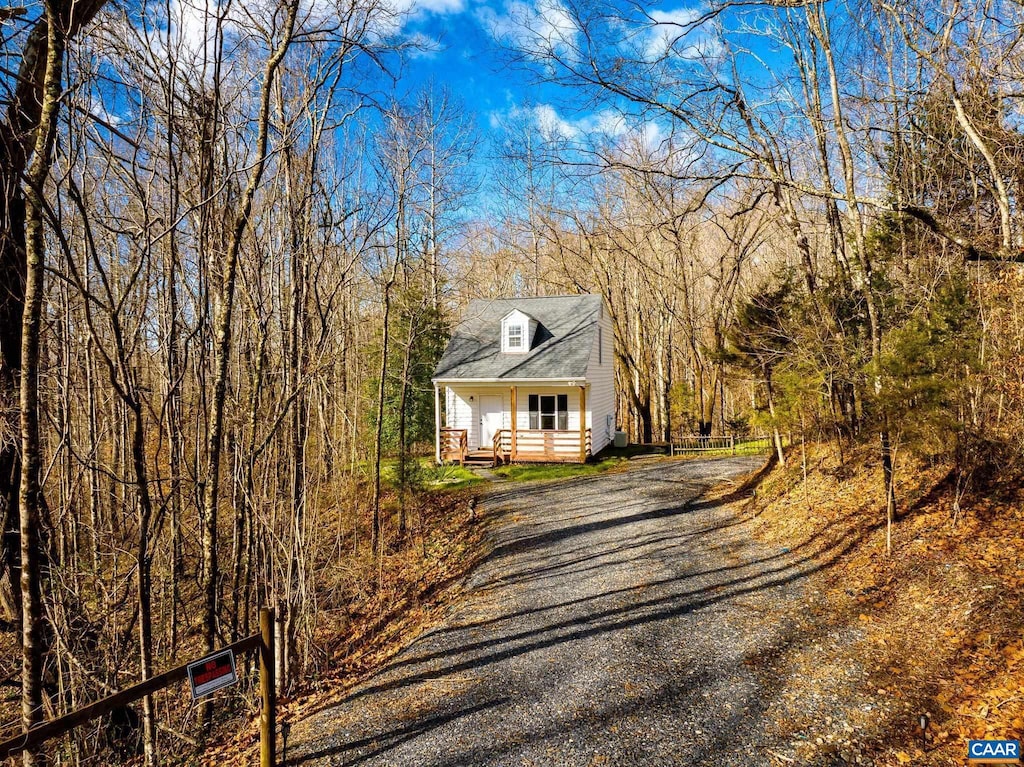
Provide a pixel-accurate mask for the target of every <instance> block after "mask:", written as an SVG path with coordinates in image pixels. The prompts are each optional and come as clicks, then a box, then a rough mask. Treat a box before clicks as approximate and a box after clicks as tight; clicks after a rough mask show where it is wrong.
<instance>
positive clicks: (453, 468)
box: [421, 459, 484, 490]
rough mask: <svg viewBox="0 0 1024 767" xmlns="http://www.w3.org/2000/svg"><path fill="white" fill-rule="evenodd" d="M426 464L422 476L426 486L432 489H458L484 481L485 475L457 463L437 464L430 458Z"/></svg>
mask: <svg viewBox="0 0 1024 767" xmlns="http://www.w3.org/2000/svg"><path fill="white" fill-rule="evenodd" d="M424 464H425V465H424V467H423V470H422V474H421V476H422V478H423V484H424V486H426V487H427V488H428V489H430V490H457V489H459V488H462V487H469V486H470V485H474V484H476V483H478V482H483V481H484V479H483V477H480V476H477V475H476V474H474V473H473V472H472V471H470V470H469V469H467V468H466V467H464V466H459V465H457V464H451V463H446V464H442V465H440V466H436V465H435V464H434V462H433V461H431V460H429V459H428V460H425V461H424Z"/></svg>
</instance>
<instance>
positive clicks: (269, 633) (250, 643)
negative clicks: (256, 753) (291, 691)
mask: <svg viewBox="0 0 1024 767" xmlns="http://www.w3.org/2000/svg"><path fill="white" fill-rule="evenodd" d="M227 650H231V651H232V652H234V653H244V652H248V651H253V650H255V651H258V652H259V659H260V663H259V666H260V695H261V697H262V698H263V707H262V710H261V711H260V767H277V742H276V738H275V730H276V729H277V700H276V698H275V693H274V611H273V610H270V609H267V608H264V609H262V610H260V632H259V633H258V634H253V635H251V636H247V637H245V638H244V639H239V640H238V641H237V642H234V643H233V644H230V645H228V646H227V647H224V648H221V649H220V650H217V651H216V652H215V653H212V654H213V655H216V654H217V653H222V652H225V651H227ZM191 663H192V662H191V661H190V662H189V663H185V664H183V665H181V666H178V667H177V668H172V669H170V670H169V671H165V672H163V673H162V674H157V675H156V676H154V677H150V678H149V679H147V680H146V681H144V682H139V683H138V684H136V685H133V686H132V687H129V688H128V689H126V690H122V691H120V692H115V693H113V694H112V695H108V696H107V697H106V698H101V699H100V700H98V701H96V702H94V703H90V704H88V705H87V706H83V707H82V708H79V709H77V710H75V711H72V712H70V713H68V714H64V716H59V717H57V718H56V719H51V720H50V721H48V722H43V723H42V724H40V725H38V726H37V727H34V728H32V729H31V730H29V731H28V732H22V733H20V734H19V735H16V736H14V737H10V738H7V739H6V740H4V741H0V759H7V758H8V757H11V756H17V755H18V754H20V753H22V752H23V751H29V750H34V749H36V748H37V747H38V746H40V745H42V744H43V743H45V742H46V741H48V740H51V739H53V738H56V737H59V736H61V735H64V734H65V733H67V732H70V731H71V730H73V729H74V728H75V727H78V726H79V725H82V724H85V723H86V722H88V721H90V720H92V719H95V718H96V717H99V716H103V715H104V714H109V713H111V712H112V711H114V710H115V709H119V708H122V707H123V706H127V705H128V704H129V703H133V702H135V701H137V700H139V699H140V698H143V697H145V696H146V695H152V694H153V693H154V692H157V691H158V690H162V689H164V688H165V687H169V686H170V685H172V684H175V683H176V682H180V681H182V680H183V679H185V678H186V677H187V676H188V667H189V666H190V665H191Z"/></svg>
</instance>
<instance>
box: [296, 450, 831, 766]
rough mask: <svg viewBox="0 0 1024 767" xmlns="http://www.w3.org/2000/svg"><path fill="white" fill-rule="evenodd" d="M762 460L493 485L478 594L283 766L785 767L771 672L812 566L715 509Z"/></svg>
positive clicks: (325, 718)
mask: <svg viewBox="0 0 1024 767" xmlns="http://www.w3.org/2000/svg"><path fill="white" fill-rule="evenodd" d="M758 463H759V462H758V460H756V459H751V458H725V459H715V460H699V461H669V460H656V461H644V462H637V465H636V466H632V467H631V468H630V470H628V471H626V472H624V473H616V474H609V475H599V476H592V477H587V478H583V479H577V480H573V481H564V482H559V483H556V484H546V485H515V484H504V485H495V486H494V489H493V491H492V492H490V493H489V494H488V496H487V497H486V499H485V500H484V501H483V503H482V506H483V508H484V510H485V512H486V514H487V515H488V516H489V518H490V519H491V520H492V521H493V528H492V529H493V535H494V550H493V552H492V553H491V554H490V556H488V557H487V559H486V560H485V562H484V563H483V564H482V565H481V567H480V568H478V569H477V571H476V572H475V573H474V574H473V576H472V577H471V580H470V583H469V593H468V596H467V598H466V599H465V601H464V602H463V603H462V604H460V606H459V607H458V608H457V609H456V610H454V611H453V612H452V614H451V615H450V616H449V617H448V618H447V619H446V620H445V621H444V623H443V624H442V625H440V626H438V627H437V628H435V629H434V630H432V631H430V632H427V633H426V634H424V635H423V636H421V637H420V638H419V639H418V640H417V641H416V642H414V643H413V644H412V645H411V646H410V647H409V648H408V649H407V650H406V651H405V652H403V653H401V654H400V655H399V656H397V657H396V658H395V659H394V660H393V661H392V662H391V663H390V664H389V666H388V667H387V668H386V669H384V670H383V671H382V672H381V673H380V674H378V675H377V676H375V677H373V678H372V679H370V680H369V681H368V682H366V683H365V684H363V685H362V686H360V687H358V688H356V689H355V690H354V691H353V692H352V693H351V695H349V697H348V698H347V699H345V700H344V701H342V702H341V703H339V704H337V705H334V706H332V707H330V708H326V709H323V710H321V711H318V712H316V713H314V714H312V715H311V716H309V717H308V718H307V719H306V720H305V721H303V722H301V723H297V724H296V725H295V726H294V727H293V730H292V741H293V744H292V745H290V747H289V752H290V753H289V754H288V764H291V765H310V766H311V767H312V766H314V765H315V766H317V767H320V766H323V765H354V764H361V765H363V764H365V765H395V766H398V765H408V766H409V767H441V766H442V765H445V766H450V767H455V766H456V765H458V766H459V767H464V766H468V765H494V766H497V765H515V766H516V767H520V766H522V765H557V766H558V767H563V766H574V765H580V766H581V767H582V766H586V765H688V766H695V765H709V766H710V765H715V766H716V767H727V766H729V765H737V766H738V765H744V767H747V766H749V765H767V764H771V763H772V761H773V760H772V759H770V758H768V756H767V753H768V752H769V750H770V749H771V747H772V746H773V742H772V741H773V738H772V735H771V727H770V725H769V723H768V722H767V718H766V717H765V715H764V714H765V711H766V710H767V707H768V706H769V705H770V702H771V700H772V697H773V694H774V691H773V690H772V689H768V688H769V687H770V686H771V680H770V678H767V677H766V676H765V674H764V673H762V672H760V671H759V669H760V668H762V667H764V666H770V665H771V663H770V660H771V658H772V656H773V655H775V654H776V653H777V652H778V651H779V650H780V649H781V648H783V647H784V646H785V645H786V644H787V643H788V642H789V641H791V638H792V635H793V632H794V630H795V628H794V625H793V621H794V619H793V617H792V616H793V614H794V612H796V610H795V609H794V608H795V607H796V604H797V603H796V599H797V597H798V595H799V590H800V588H801V583H800V582H801V579H802V577H803V576H804V575H805V574H806V572H807V571H808V569H810V568H811V567H813V565H812V564H811V563H809V562H807V561H805V560H802V559H800V558H798V557H796V556H795V555H794V554H792V553H790V552H786V551H784V550H771V549H768V548H766V547H764V546H761V545H759V544H757V543H755V542H753V541H752V540H751V539H750V537H749V534H748V531H747V526H746V524H745V523H742V522H741V521H739V520H737V519H736V518H735V517H734V516H733V513H732V512H730V511H728V510H726V509H724V508H723V507H722V506H721V505H719V504H717V503H714V502H709V501H706V500H702V494H703V493H704V492H705V491H706V490H707V489H708V488H709V487H711V486H712V485H714V484H716V483H719V482H723V481H728V480H731V479H734V478H736V477H738V476H740V475H742V474H744V473H746V472H749V471H751V470H753V469H755V468H756V467H757V466H758ZM766 660H767V661H769V662H768V663H765V662H763V661H766Z"/></svg>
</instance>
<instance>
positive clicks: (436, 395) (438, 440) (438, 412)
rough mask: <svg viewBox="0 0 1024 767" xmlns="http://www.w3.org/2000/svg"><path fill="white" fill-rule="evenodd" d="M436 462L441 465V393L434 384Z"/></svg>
mask: <svg viewBox="0 0 1024 767" xmlns="http://www.w3.org/2000/svg"><path fill="white" fill-rule="evenodd" d="M434 460H435V461H436V462H437V463H441V392H440V389H439V388H438V386H437V384H434Z"/></svg>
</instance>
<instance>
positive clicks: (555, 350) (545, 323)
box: [434, 295, 602, 380]
mask: <svg viewBox="0 0 1024 767" xmlns="http://www.w3.org/2000/svg"><path fill="white" fill-rule="evenodd" d="M601 300H602V299H601V296H594V295H580V296H544V297H541V298H499V299H477V300H475V301H472V302H470V304H469V307H468V308H467V309H466V314H465V316H464V317H463V318H462V322H460V323H459V325H458V326H457V327H456V328H455V330H454V331H453V332H452V338H451V341H449V342H448V348H447V349H445V352H444V355H443V356H442V357H441V361H440V362H438V363H437V369H436V370H435V371H434V378H441V379H445V380H449V379H455V378H504V379H520V378H583V377H584V376H585V375H586V372H587V365H588V364H589V362H590V351H591V349H592V348H593V346H594V334H595V333H596V332H597V319H598V315H599V313H600V311H601ZM513 309H518V310H519V311H521V312H523V313H524V314H528V315H529V316H530V317H532V318H533V319H535V320H536V321H537V323H538V327H537V331H536V333H535V334H534V337H533V343H532V345H531V348H530V351H528V352H526V353H525V354H508V353H502V351H501V321H502V320H503V319H504V318H505V316H506V315H507V314H508V313H509V312H511V311H512V310H513Z"/></svg>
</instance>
